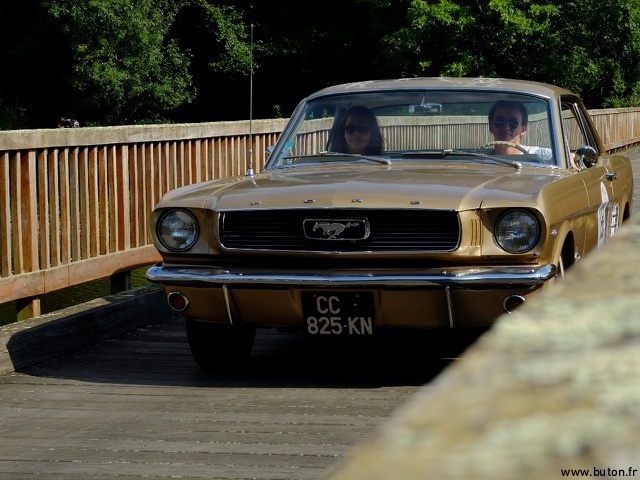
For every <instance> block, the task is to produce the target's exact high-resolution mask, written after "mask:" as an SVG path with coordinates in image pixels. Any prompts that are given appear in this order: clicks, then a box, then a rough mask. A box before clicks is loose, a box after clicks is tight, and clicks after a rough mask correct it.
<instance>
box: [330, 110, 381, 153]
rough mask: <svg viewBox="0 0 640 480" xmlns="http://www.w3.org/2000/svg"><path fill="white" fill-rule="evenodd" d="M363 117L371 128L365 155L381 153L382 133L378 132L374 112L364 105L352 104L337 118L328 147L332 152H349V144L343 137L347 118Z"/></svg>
mask: <svg viewBox="0 0 640 480" xmlns="http://www.w3.org/2000/svg"><path fill="white" fill-rule="evenodd" d="M356 115H357V116H359V117H363V118H364V119H365V120H366V121H367V123H368V124H369V128H371V137H370V140H369V145H368V146H367V149H366V152H365V154H366V155H382V150H383V147H384V140H383V139H382V133H381V132H380V125H378V119H377V118H376V116H375V115H374V113H373V112H372V111H371V110H370V109H369V108H367V107H365V106H364V105H354V106H352V107H349V108H348V109H347V111H346V112H344V114H342V116H341V117H340V118H339V120H338V123H337V124H336V125H335V126H334V131H333V133H332V140H331V145H330V149H331V151H333V152H340V153H349V146H348V145H347V141H346V140H345V138H344V127H345V124H346V123H347V118H349V117H350V116H356Z"/></svg>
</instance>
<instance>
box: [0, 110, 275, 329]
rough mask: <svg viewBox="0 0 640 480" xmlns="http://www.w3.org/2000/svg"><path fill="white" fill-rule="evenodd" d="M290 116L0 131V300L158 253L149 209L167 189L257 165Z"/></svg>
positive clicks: (116, 273)
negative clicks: (264, 119)
mask: <svg viewBox="0 0 640 480" xmlns="http://www.w3.org/2000/svg"><path fill="white" fill-rule="evenodd" d="M285 123H286V121H285V120H268V121H254V122H252V126H251V133H252V134H251V136H250V135H249V131H250V127H249V122H246V121H242V122H224V123H206V124H190V125H155V126H140V127H133V126H130V127H113V128H81V129H52V130H24V131H22V130H21V131H7V132H0V303H5V302H9V301H16V302H17V303H18V316H19V317H20V318H27V317H31V316H37V315H39V314H40V302H39V297H40V296H41V295H44V294H46V293H49V292H52V291H56V290H59V289H62V288H65V287H68V286H71V285H76V284H80V283H84V282H88V281H90V280H95V279H98V278H103V277H111V278H112V284H113V285H114V286H113V290H119V289H122V288H126V283H127V282H126V279H127V274H128V272H130V271H131V270H132V269H135V268H137V267H141V266H144V265H148V264H151V263H153V262H155V261H158V260H159V259H160V257H159V256H158V254H157V252H156V251H155V249H154V248H153V246H152V245H151V238H150V235H149V225H148V219H149V214H150V213H151V210H152V209H153V206H154V205H155V204H156V203H157V202H158V200H159V199H160V197H161V196H162V195H163V194H164V193H165V192H167V191H169V190H171V189H173V188H176V187H179V186H182V185H186V184H190V183H195V182H199V181H203V180H208V179H213V178H221V177H225V176H230V175H237V174H244V173H245V172H246V169H247V167H248V164H249V160H250V159H249V157H248V154H247V152H248V151H249V143H250V140H249V139H250V137H251V143H252V152H253V153H252V157H253V159H252V161H253V163H254V169H255V170H256V171H260V170H261V169H262V167H263V166H264V162H265V159H266V153H265V151H266V148H267V147H268V146H269V145H272V144H275V142H276V140H277V137H278V135H279V134H280V132H281V131H282V129H283V128H284V125H285Z"/></svg>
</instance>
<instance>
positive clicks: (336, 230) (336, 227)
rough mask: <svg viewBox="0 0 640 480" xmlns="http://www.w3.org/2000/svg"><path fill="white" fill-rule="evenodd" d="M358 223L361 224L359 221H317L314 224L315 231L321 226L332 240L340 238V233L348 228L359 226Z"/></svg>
mask: <svg viewBox="0 0 640 480" xmlns="http://www.w3.org/2000/svg"><path fill="white" fill-rule="evenodd" d="M358 225H360V223H359V222H347V223H337V222H316V224H315V225H314V226H313V231H314V232H315V231H316V230H317V229H319V228H321V229H322V233H323V234H324V235H326V236H327V237H328V240H331V239H336V238H338V237H339V236H340V234H341V233H342V232H344V231H345V230H346V229H347V228H349V227H357V226H358Z"/></svg>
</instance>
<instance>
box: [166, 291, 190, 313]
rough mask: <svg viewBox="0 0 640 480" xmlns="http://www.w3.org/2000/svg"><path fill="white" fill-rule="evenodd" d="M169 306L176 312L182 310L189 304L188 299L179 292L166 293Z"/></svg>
mask: <svg viewBox="0 0 640 480" xmlns="http://www.w3.org/2000/svg"><path fill="white" fill-rule="evenodd" d="M167 300H168V301H169V306H170V307H171V308H173V309H174V310H175V311H176V312H184V311H185V310H186V309H187V307H188V306H189V300H188V299H187V297H185V296H184V295H183V294H181V293H180V292H171V293H169V295H167Z"/></svg>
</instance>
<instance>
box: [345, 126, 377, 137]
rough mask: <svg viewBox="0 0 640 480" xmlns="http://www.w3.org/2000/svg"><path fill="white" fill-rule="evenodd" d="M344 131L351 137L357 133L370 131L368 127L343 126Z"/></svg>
mask: <svg viewBox="0 0 640 480" xmlns="http://www.w3.org/2000/svg"><path fill="white" fill-rule="evenodd" d="M344 131H345V132H346V133H348V134H349V135H353V134H354V133H355V132H358V133H369V132H370V131H371V129H370V128H369V126H368V125H345V126H344Z"/></svg>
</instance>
